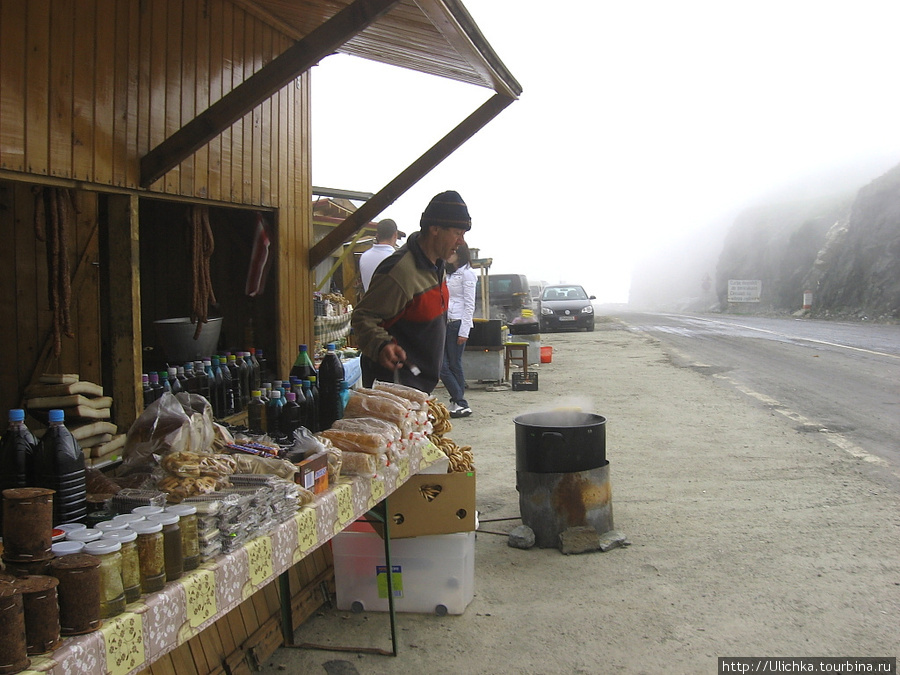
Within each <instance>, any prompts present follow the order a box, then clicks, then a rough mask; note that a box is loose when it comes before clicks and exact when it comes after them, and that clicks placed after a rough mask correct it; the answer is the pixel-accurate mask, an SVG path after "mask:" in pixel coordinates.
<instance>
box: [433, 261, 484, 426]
mask: <svg viewBox="0 0 900 675" xmlns="http://www.w3.org/2000/svg"><path fill="white" fill-rule="evenodd" d="M470 261H471V259H470V256H469V247H468V246H466V245H465V244H460V245H459V246H457V248H456V253H454V254H453V255H452V256H450V259H449V260H448V261H447V266H446V271H447V274H448V277H447V288H448V290H449V291H450V305H449V308H448V309H447V339H446V341H445V342H444V361H443V364H442V365H441V382H443V383H444V386H445V387H446V388H447V393H448V394H449V395H450V417H454V418H456V417H468V416H469V415H471V414H472V409H471V408H470V407H469V404H468V402H467V401H466V378H465V376H464V375H463V365H462V356H463V351H465V348H466V341H467V340H468V339H469V331H470V330H471V329H472V317H473V316H474V314H475V283H476V281H477V277H476V276H475V270H473V269H472V266H471V265H470Z"/></svg>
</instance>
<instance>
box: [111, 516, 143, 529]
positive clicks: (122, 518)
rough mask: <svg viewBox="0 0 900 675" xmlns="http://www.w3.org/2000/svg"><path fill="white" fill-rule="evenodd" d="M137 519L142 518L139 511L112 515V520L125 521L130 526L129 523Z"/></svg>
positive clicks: (116, 521)
mask: <svg viewBox="0 0 900 675" xmlns="http://www.w3.org/2000/svg"><path fill="white" fill-rule="evenodd" d="M139 520H144V516H142V515H141V514H140V513H120V514H119V515H117V516H113V519H112V522H114V523H125V524H126V525H129V526H130V525H131V523H136V522H138V521H139Z"/></svg>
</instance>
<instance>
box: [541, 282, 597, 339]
mask: <svg viewBox="0 0 900 675" xmlns="http://www.w3.org/2000/svg"><path fill="white" fill-rule="evenodd" d="M591 300H596V296H594V295H591V296H589V295H588V294H587V293H585V291H584V288H582V287H581V286H576V285H572V284H561V285H558V286H545V287H544V291H543V293H541V332H550V331H554V330H581V329H584V330H588V331H591V330H594V305H593V304H592V303H591Z"/></svg>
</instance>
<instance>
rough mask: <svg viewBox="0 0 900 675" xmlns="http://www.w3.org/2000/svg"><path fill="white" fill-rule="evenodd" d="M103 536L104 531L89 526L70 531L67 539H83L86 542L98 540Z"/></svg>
mask: <svg viewBox="0 0 900 675" xmlns="http://www.w3.org/2000/svg"><path fill="white" fill-rule="evenodd" d="M102 536H103V532H101V531H100V530H97V529H94V528H92V527H88V528H85V529H84V530H75V531H74V532H69V533H68V534H66V539H68V540H69V541H81V542H84V543H88V542H90V541H97V540H98V539H99V538H100V537H102Z"/></svg>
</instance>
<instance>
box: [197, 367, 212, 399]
mask: <svg viewBox="0 0 900 675" xmlns="http://www.w3.org/2000/svg"><path fill="white" fill-rule="evenodd" d="M194 378H195V379H196V380H197V393H198V394H200V395H201V396H202V397H203V398H205V399H206V400H207V401H208V400H210V398H209V376H208V375H207V373H206V365H205V363H204V362H203V361H194Z"/></svg>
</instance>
